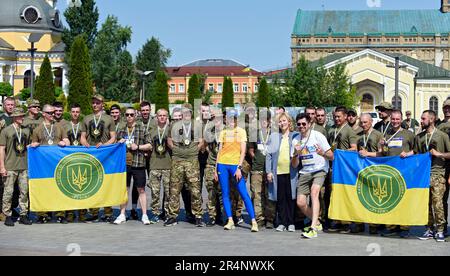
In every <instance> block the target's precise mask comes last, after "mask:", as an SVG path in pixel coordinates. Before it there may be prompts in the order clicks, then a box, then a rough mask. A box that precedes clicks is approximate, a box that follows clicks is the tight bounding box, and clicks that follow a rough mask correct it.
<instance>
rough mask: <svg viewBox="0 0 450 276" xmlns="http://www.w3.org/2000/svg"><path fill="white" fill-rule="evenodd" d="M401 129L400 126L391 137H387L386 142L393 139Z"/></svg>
mask: <svg viewBox="0 0 450 276" xmlns="http://www.w3.org/2000/svg"><path fill="white" fill-rule="evenodd" d="M401 130H402V128H399V129H398V130H397V132H396V133H394V135H392V136H391V138H389V139H388V140H387V141H386V144H389V142H390V141H391V140H392V139H394V138H395V136H397V134H398V133H399V132H400V131H401Z"/></svg>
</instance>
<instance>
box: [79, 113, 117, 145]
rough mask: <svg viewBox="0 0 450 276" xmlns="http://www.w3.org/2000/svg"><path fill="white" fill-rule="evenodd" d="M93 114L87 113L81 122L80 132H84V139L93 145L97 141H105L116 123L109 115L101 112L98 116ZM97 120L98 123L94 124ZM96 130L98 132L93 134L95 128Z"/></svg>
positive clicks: (113, 130) (114, 129)
mask: <svg viewBox="0 0 450 276" xmlns="http://www.w3.org/2000/svg"><path fill="white" fill-rule="evenodd" d="M94 116H95V115H94V114H91V115H88V116H86V117H85V118H84V120H83V123H82V132H85V133H86V139H87V142H88V144H89V145H91V146H95V145H97V144H98V143H103V144H104V143H106V142H108V141H109V140H110V139H111V132H116V125H115V124H114V120H113V119H112V117H111V116H109V115H107V114H105V113H102V115H101V117H100V116H95V120H94ZM95 121H97V123H98V125H97V126H96V125H95ZM96 129H97V130H98V132H99V134H98V135H96V134H95V130H96Z"/></svg>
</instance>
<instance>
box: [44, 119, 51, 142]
mask: <svg viewBox="0 0 450 276" xmlns="http://www.w3.org/2000/svg"><path fill="white" fill-rule="evenodd" d="M43 124H44V128H45V131H46V132H47V135H48V136H47V137H48V138H50V139H53V124H52V125H51V127H50V132H49V131H48V128H47V126H46V125H45V122H44V123H43Z"/></svg>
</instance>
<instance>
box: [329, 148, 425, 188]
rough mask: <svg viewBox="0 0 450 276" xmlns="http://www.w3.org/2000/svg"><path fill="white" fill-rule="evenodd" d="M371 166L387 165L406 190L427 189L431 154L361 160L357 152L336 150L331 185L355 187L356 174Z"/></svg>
mask: <svg viewBox="0 0 450 276" xmlns="http://www.w3.org/2000/svg"><path fill="white" fill-rule="evenodd" d="M373 165H388V166H391V167H394V168H396V169H397V170H398V171H399V172H400V173H401V174H402V176H403V178H404V179H405V182H406V187H407V189H428V188H429V186H430V174H431V154H430V153H426V154H418V155H413V156H410V157H407V158H401V157H399V156H394V157H377V158H363V157H361V156H360V155H359V154H358V153H357V152H352V151H341V150H336V151H335V153H334V161H333V178H332V180H333V185H339V184H341V185H350V186H355V185H356V180H357V179H358V173H359V172H360V171H361V170H363V169H364V168H366V167H369V166H373Z"/></svg>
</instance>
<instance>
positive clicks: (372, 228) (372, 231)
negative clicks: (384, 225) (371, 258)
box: [369, 226, 378, 235]
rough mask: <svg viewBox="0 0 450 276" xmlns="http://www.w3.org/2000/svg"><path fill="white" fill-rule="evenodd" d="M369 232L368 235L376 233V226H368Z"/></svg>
mask: <svg viewBox="0 0 450 276" xmlns="http://www.w3.org/2000/svg"><path fill="white" fill-rule="evenodd" d="M369 234H370V235H378V227H376V226H369Z"/></svg>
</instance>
